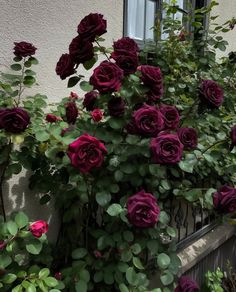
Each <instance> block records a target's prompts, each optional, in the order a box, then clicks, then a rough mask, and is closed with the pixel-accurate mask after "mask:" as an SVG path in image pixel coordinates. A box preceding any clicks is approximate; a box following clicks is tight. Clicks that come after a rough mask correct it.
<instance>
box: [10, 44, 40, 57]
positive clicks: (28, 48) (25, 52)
mask: <svg viewBox="0 0 236 292" xmlns="http://www.w3.org/2000/svg"><path fill="white" fill-rule="evenodd" d="M14 44H15V47H14V54H15V55H16V56H17V57H20V58H24V57H28V56H32V55H34V54H35V51H36V50H37V48H35V47H34V46H33V45H32V44H31V43H27V42H19V43H14Z"/></svg>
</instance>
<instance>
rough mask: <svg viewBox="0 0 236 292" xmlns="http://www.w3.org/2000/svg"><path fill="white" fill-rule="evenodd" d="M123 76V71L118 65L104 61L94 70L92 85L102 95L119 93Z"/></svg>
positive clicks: (91, 79) (91, 78)
mask: <svg viewBox="0 0 236 292" xmlns="http://www.w3.org/2000/svg"><path fill="white" fill-rule="evenodd" d="M123 76H124V74H123V70H121V69H120V68H119V67H118V66H117V65H116V64H113V63H111V62H108V61H103V62H102V63H101V64H100V65H99V66H98V67H97V68H95V69H94V71H93V75H92V76H91V77H90V83H91V84H92V85H93V86H94V88H95V89H97V90H98V91H99V92H101V93H107V92H113V91H118V90H119V89H120V87H121V80H122V79H123Z"/></svg>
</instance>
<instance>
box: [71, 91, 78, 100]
mask: <svg viewBox="0 0 236 292" xmlns="http://www.w3.org/2000/svg"><path fill="white" fill-rule="evenodd" d="M69 98H71V99H78V98H79V96H78V94H77V93H76V92H73V91H71V93H70V96H69Z"/></svg>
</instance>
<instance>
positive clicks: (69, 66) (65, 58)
mask: <svg viewBox="0 0 236 292" xmlns="http://www.w3.org/2000/svg"><path fill="white" fill-rule="evenodd" d="M74 67H75V63H74V62H73V60H72V58H71V56H70V55H69V54H63V55H61V57H60V59H59V61H58V62H57V66H56V73H57V75H59V76H60V78H61V79H62V80H63V79H66V77H68V76H70V75H72V74H74V73H75V69H74Z"/></svg>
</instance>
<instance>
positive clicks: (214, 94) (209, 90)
mask: <svg viewBox="0 0 236 292" xmlns="http://www.w3.org/2000/svg"><path fill="white" fill-rule="evenodd" d="M200 97H201V98H202V99H203V100H205V101H206V102H207V104H208V105H209V106H211V107H219V106H220V105H221V104H222V102H223V100H224V93H223V90H222V88H221V87H220V86H219V85H218V84H217V83H216V82H215V81H213V80H203V81H202V84H201V86H200Z"/></svg>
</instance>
